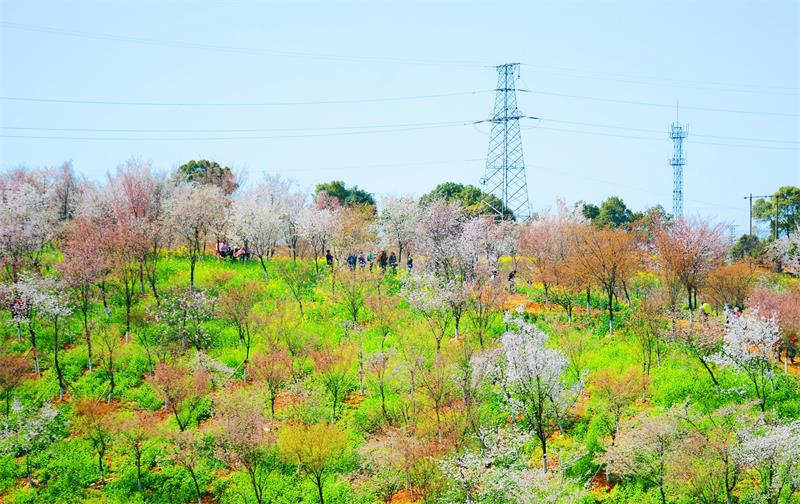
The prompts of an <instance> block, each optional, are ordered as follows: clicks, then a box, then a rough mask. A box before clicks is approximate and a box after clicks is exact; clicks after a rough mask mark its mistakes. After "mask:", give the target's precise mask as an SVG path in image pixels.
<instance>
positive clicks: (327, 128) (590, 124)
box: [0, 116, 800, 147]
mask: <svg viewBox="0 0 800 504" xmlns="http://www.w3.org/2000/svg"><path fill="white" fill-rule="evenodd" d="M520 118H521V119H522V118H526V119H535V120H538V121H541V122H542V123H543V124H547V123H556V124H568V125H578V126H588V127H593V128H607V129H613V130H620V131H635V132H643V133H653V134H657V135H659V137H658V138H650V137H641V136H632V135H613V136H619V137H622V138H634V139H642V140H659V141H660V140H662V139H663V135H664V131H662V130H657V129H647V128H634V127H629V126H618V125H612V124H601V123H594V122H584V121H567V120H563V119H552V118H547V117H533V116H520ZM488 121H489V120H481V121H475V122H474V124H479V123H484V122H488ZM458 124H465V122H463V121H445V122H427V123H401V124H373V125H353V126H324V127H316V128H214V129H158V128H155V129H154V128H140V129H127V128H121V129H118V128H57V127H47V126H0V129H1V130H12V131H56V132H81V133H264V132H304V131H341V130H367V129H385V128H407V127H418V126H419V127H423V126H448V125H458ZM535 128H539V129H552V130H553V131H565V132H567V131H570V132H578V131H576V130H567V129H556V128H547V127H545V126H531V127H525V129H535ZM586 133H587V134H589V133H590V132H586ZM598 134H600V133H598ZM604 136H612V135H609V134H605V135H604ZM692 136H694V137H700V138H712V139H722V140H737V141H744V142H760V143H777V144H800V141H798V140H777V139H770V138H746V137H731V136H722V135H703V134H697V133H693V134H692ZM693 143H696V142H693ZM711 145H716V143H711ZM723 145H728V144H723ZM747 146H748V145H743V147H747Z"/></svg>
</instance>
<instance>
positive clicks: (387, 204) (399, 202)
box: [378, 196, 420, 264]
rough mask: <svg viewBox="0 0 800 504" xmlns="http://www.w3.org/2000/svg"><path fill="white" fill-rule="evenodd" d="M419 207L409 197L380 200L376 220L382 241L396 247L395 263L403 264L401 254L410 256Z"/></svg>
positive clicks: (392, 197) (390, 197) (418, 217)
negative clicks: (406, 253)
mask: <svg viewBox="0 0 800 504" xmlns="http://www.w3.org/2000/svg"><path fill="white" fill-rule="evenodd" d="M419 219H420V207H419V203H418V202H417V200H415V199H414V198H411V197H408V196H406V197H394V196H387V197H385V198H383V199H382V200H381V214H380V217H379V219H378V223H379V226H380V230H381V234H382V236H383V240H384V241H385V242H386V244H387V245H389V246H391V247H395V246H396V247H397V261H398V262H399V263H400V264H402V263H403V252H404V251H406V252H408V253H409V255H410V249H411V246H412V243H413V242H414V238H415V237H416V233H417V226H418V224H419Z"/></svg>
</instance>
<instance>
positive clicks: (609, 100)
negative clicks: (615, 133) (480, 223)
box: [518, 89, 800, 117]
mask: <svg viewBox="0 0 800 504" xmlns="http://www.w3.org/2000/svg"><path fill="white" fill-rule="evenodd" d="M518 91H520V92H523V93H533V94H540V95H546V96H558V97H561V98H574V99H578V100H592V101H601V102H607V103H624V104H627V105H641V106H646V107H659V108H673V107H674V106H675V105H671V104H666V103H654V102H645V101H634V100H621V99H617V98H603V97H599V96H584V95H573V94H566V93H555V92H551V91H535V90H532V89H519V90H518ZM681 108H684V109H687V110H700V111H704V112H724V113H731V114H751V115H765V116H776V117H800V114H797V113H791V112H769V111H756V110H738V109H728V108H713V107H686V106H681Z"/></svg>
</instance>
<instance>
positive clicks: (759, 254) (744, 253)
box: [728, 234, 766, 262]
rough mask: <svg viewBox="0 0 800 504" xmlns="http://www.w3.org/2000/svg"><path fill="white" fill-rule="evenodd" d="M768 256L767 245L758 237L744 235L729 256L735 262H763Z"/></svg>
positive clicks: (734, 245) (732, 248)
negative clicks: (748, 259) (748, 260)
mask: <svg viewBox="0 0 800 504" xmlns="http://www.w3.org/2000/svg"><path fill="white" fill-rule="evenodd" d="M765 254H766V244H765V243H764V242H762V241H761V240H759V239H758V236H756V235H750V234H743V235H742V236H741V237H739V239H738V240H737V241H736V243H734V244H733V247H731V250H730V251H729V252H728V255H729V256H730V258H731V259H732V260H733V261H742V260H744V259H747V258H751V259H753V260H755V261H757V262H761V261H762V260H763V259H764V255H765Z"/></svg>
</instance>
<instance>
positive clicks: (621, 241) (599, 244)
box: [570, 226, 640, 334]
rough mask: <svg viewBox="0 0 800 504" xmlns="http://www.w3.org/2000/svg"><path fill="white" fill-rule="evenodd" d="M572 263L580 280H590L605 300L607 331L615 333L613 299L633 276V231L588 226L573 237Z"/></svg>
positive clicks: (637, 256)
mask: <svg viewBox="0 0 800 504" xmlns="http://www.w3.org/2000/svg"><path fill="white" fill-rule="evenodd" d="M574 240H575V247H574V248H573V249H572V251H573V253H572V256H571V259H570V260H571V262H573V264H574V265H575V267H576V270H577V271H578V272H579V273H578V274H579V276H580V277H581V278H586V279H591V281H592V282H593V283H596V284H599V285H600V286H601V287H602V288H603V290H604V291H605V294H606V297H607V299H608V332H609V333H610V334H613V333H614V296H615V295H616V291H617V288H619V287H624V285H625V282H626V281H627V280H628V279H629V278H631V277H632V276H633V275H634V273H636V268H637V266H638V265H639V262H640V249H639V246H638V243H637V241H636V237H635V235H634V234H633V233H632V232H626V231H621V230H617V229H609V228H603V229H597V228H595V227H591V226H587V227H583V228H580V229H578V230H577V232H576V233H575V234H574Z"/></svg>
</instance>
